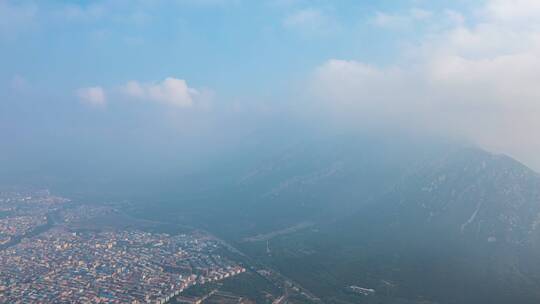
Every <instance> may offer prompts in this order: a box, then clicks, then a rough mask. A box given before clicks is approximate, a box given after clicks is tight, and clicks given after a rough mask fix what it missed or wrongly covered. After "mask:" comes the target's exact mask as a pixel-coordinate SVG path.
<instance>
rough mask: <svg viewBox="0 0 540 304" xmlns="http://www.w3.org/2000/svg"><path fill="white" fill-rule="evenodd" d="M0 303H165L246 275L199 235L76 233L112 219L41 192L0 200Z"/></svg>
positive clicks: (123, 231)
mask: <svg viewBox="0 0 540 304" xmlns="http://www.w3.org/2000/svg"><path fill="white" fill-rule="evenodd" d="M0 212H1V213H0V215H1V216H0V240H2V241H1V243H0V244H2V245H3V246H4V247H2V248H1V250H0V265H1V267H2V271H1V272H0V303H75V302H77V303H81V302H84V303H167V302H168V301H169V300H171V299H172V298H173V297H175V296H178V295H179V294H180V293H181V292H182V291H184V290H185V289H186V288H188V287H190V286H193V285H197V284H199V285H200V284H205V283H208V282H215V281H219V280H223V279H226V278H229V277H232V276H235V275H238V274H240V273H242V272H245V268H243V267H242V266H240V265H239V263H236V262H234V261H232V260H231V259H229V258H227V257H225V256H222V255H221V252H223V250H226V249H225V248H223V246H222V244H221V242H220V241H219V240H217V239H215V238H213V237H211V236H209V235H205V234H204V233H201V232H199V231H197V232H195V231H194V232H188V233H181V234H176V235H171V234H167V233H159V232H147V231H142V230H138V229H136V228H130V229H104V230H100V229H76V228H77V227H78V226H77V225H76V223H78V222H80V221H82V220H87V219H88V218H89V217H92V216H100V215H102V214H104V213H105V214H106V213H110V212H112V211H111V209H110V208H103V207H94V206H87V205H82V206H80V205H77V206H74V205H73V204H72V203H71V202H70V201H69V200H67V199H63V198H59V197H54V196H51V195H50V193H48V191H41V192H34V193H31V194H29V193H18V192H12V193H2V194H1V196H0Z"/></svg>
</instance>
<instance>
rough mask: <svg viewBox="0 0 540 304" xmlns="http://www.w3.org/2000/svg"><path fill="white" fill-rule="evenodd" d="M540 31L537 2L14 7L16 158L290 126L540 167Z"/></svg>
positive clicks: (187, 144) (6, 17)
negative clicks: (395, 134) (458, 149)
mask: <svg viewBox="0 0 540 304" xmlns="http://www.w3.org/2000/svg"><path fill="white" fill-rule="evenodd" d="M539 34H540V5H539V4H538V1H536V0H517V1H511V0H483V1H465V0H454V1H427V0H393V1H390V0H378V1H375V0H365V1H352V0H351V1H346V0H343V1H324V0H314V1H303V0H261V1H247V0H170V1H164V0H163V1H159V0H156V1H150V0H137V1H127V0H102V1H99V0H98V1H59V0H57V1H52V0H51V1H31V0H29V1H25V0H23V1H11V0H0V67H1V68H0V98H1V101H0V103H1V104H0V111H1V112H0V128H1V130H0V139H2V140H3V142H4V143H6V146H7V147H8V148H7V149H6V150H7V151H8V152H10V153H11V154H9V153H8V154H5V155H4V159H9V157H8V156H6V155H21V154H25V153H27V154H28V155H29V156H28V157H34V155H33V154H32V152H29V151H42V152H43V153H42V154H47V155H48V154H50V151H52V150H54V149H55V148H56V147H58V146H80V147H82V148H80V149H81V150H83V151H86V152H85V153H88V154H89V155H91V154H92V153H96V151H99V150H100V149H102V148H103V147H106V150H109V151H115V152H114V153H113V152H111V153H112V154H111V155H113V154H114V155H116V156H118V155H122V153H125V151H126V150H129V149H135V150H136V149H141V148H143V147H144V149H150V150H152V151H153V152H156V153H157V152H159V153H165V152H163V151H169V152H166V153H170V154H174V153H175V152H177V151H187V150H189V149H190V148H192V147H194V145H195V143H196V142H200V141H206V142H207V146H205V147H208V145H210V143H211V142H215V141H216V139H217V138H230V137H234V136H238V135H237V134H240V133H242V132H247V130H250V129H253V128H255V127H256V126H257V125H258V124H263V122H264V123H267V124H279V123H280V119H284V118H283V117H289V118H290V119H292V120H295V119H304V120H307V121H310V122H311V123H314V124H315V125H326V124H327V125H335V124H336V122H337V124H340V123H342V122H344V121H345V122H351V123H347V124H346V125H348V126H349V125H352V127H353V128H365V127H366V125H363V124H361V123H357V122H358V121H361V122H365V123H368V124H370V126H373V125H375V126H380V127H384V128H399V129H402V128H411V129H415V130H421V131H422V132H425V131H426V130H429V131H430V132H433V133H436V134H443V135H445V136H452V137H458V138H462V139H464V140H467V141H471V142H474V143H476V144H478V145H480V146H482V147H485V148H487V149H489V150H492V151H495V152H503V153H508V154H511V155H512V156H515V157H518V158H519V159H520V160H523V161H525V162H527V163H528V164H531V165H533V166H535V167H536V168H540V159H538V157H537V156H536V155H538V152H539V151H540V140H537V139H534V138H532V137H531V136H530V134H532V133H534V132H533V131H536V130H539V131H540V123H539V122H538V119H537V117H538V116H537V115H538V114H540V105H539V104H538V102H537V100H538V97H540V91H539V90H540V89H537V88H536V87H537V85H536V82H537V80H536V79H538V78H537V76H538V70H539V69H538V68H539V67H540V59H539V58H540V47H539V45H538V42H537V41H538V39H537V38H536V37H538V36H539ZM291 117H292V118H291ZM235 134H236V135H235ZM223 141H225V142H226V140H223ZM145 143H147V144H145ZM148 143H150V144H148ZM193 149H194V150H196V151H199V150H200V147H199V148H198V149H197V148H193ZM77 151H78V152H75V150H74V152H73V153H79V152H80V150H77ZM99 153H102V155H104V156H103V157H109V158H113V156H111V155H108V154H107V153H106V152H103V151H101V152H99ZM99 153H98V154H99ZM115 153H116V154H115ZM107 155H108V156H107ZM171 157H172V156H171ZM34 158H35V157H34ZM59 159H61V157H59Z"/></svg>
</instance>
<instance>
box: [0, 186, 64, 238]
mask: <svg viewBox="0 0 540 304" xmlns="http://www.w3.org/2000/svg"><path fill="white" fill-rule="evenodd" d="M67 202H69V200H67V199H65V198H61V197H57V196H53V195H51V194H50V193H49V192H48V191H35V192H15V191H12V192H0V248H2V246H4V245H7V244H9V243H10V242H13V241H14V240H16V239H18V238H22V237H24V236H26V235H28V234H29V233H31V232H33V231H35V230H36V229H38V228H40V227H42V226H44V225H46V224H47V222H48V218H47V215H48V214H50V213H51V212H54V211H56V210H58V209H59V208H61V207H62V206H63V204H64V203H67Z"/></svg>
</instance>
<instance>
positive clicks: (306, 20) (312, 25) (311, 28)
mask: <svg viewBox="0 0 540 304" xmlns="http://www.w3.org/2000/svg"><path fill="white" fill-rule="evenodd" d="M283 26H284V27H285V28H288V29H291V30H294V31H297V32H299V33H300V34H303V35H307V36H316V35H326V34H330V33H332V32H334V31H335V30H336V29H337V23H336V22H335V21H334V19H333V18H332V17H331V16H330V15H329V14H328V13H326V12H325V11H323V10H321V9H316V8H306V9H302V10H299V11H296V12H295V13H293V14H291V15H288V16H287V17H286V18H285V19H284V20H283Z"/></svg>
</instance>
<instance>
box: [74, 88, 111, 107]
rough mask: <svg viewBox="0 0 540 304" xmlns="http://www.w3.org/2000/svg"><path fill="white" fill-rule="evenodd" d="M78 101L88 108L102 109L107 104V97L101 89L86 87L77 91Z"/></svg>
mask: <svg viewBox="0 0 540 304" xmlns="http://www.w3.org/2000/svg"><path fill="white" fill-rule="evenodd" d="M77 96H78V97H79V100H80V101H81V102H82V103H84V104H86V105H89V106H93V107H104V106H105V105H106V104H107V96H106V94H105V90H104V89H103V88H102V87H99V86H97V87H87V88H80V89H78V90H77Z"/></svg>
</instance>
